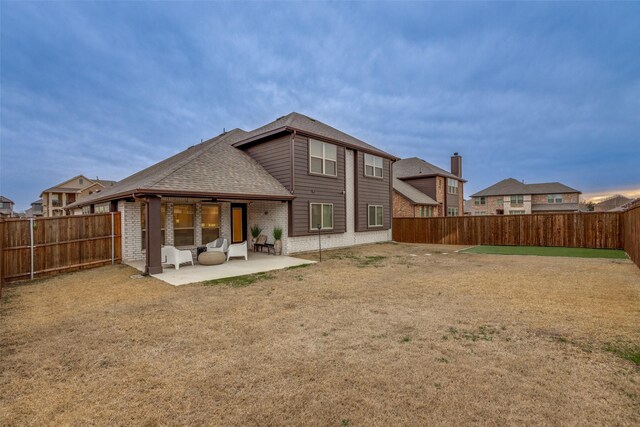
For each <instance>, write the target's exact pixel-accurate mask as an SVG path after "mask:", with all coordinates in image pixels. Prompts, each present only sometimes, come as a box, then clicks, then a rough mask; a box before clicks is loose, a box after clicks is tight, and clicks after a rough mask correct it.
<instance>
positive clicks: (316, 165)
mask: <svg viewBox="0 0 640 427" xmlns="http://www.w3.org/2000/svg"><path fill="white" fill-rule="evenodd" d="M309 172H310V173H315V174H319V175H330V176H337V175H338V147H337V146H335V145H333V144H329V143H327V142H322V141H316V140H315V139H310V140H309Z"/></svg>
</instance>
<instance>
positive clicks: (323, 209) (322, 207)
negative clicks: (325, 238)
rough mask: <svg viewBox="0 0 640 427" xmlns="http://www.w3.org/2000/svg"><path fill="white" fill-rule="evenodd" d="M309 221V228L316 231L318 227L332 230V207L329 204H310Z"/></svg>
mask: <svg viewBox="0 0 640 427" xmlns="http://www.w3.org/2000/svg"><path fill="white" fill-rule="evenodd" d="M309 209H310V210H311V215H310V217H311V221H310V223H309V228H310V229H311V230H317V229H318V225H320V228H322V229H323V230H331V229H332V228H333V205H332V204H330V203H311V204H310V207H309Z"/></svg>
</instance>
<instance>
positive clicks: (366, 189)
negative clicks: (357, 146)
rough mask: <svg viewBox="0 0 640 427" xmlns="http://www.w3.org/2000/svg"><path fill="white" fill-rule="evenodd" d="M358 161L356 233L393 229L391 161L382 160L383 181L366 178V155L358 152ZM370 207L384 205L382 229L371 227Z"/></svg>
mask: <svg viewBox="0 0 640 427" xmlns="http://www.w3.org/2000/svg"><path fill="white" fill-rule="evenodd" d="M356 154H357V155H356V156H355V161H356V168H355V170H356V200H355V203H356V231H374V230H388V229H390V228H391V215H392V214H393V212H391V209H392V208H391V197H392V193H391V187H390V179H391V161H390V160H389V159H385V158H383V159H382V179H381V178H374V177H370V176H365V174H364V153H363V152H362V151H358V152H357V153H356ZM369 205H382V207H383V209H382V210H383V214H384V219H383V222H382V224H383V225H382V227H369V218H368V215H369V213H368V212H369V209H368V206H369Z"/></svg>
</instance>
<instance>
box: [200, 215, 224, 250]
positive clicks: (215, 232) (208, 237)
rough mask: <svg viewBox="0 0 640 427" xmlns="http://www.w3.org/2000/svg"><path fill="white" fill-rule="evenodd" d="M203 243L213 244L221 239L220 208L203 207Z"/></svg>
mask: <svg viewBox="0 0 640 427" xmlns="http://www.w3.org/2000/svg"><path fill="white" fill-rule="evenodd" d="M200 225H201V227H202V243H203V244H207V243H209V242H213V241H214V240H216V239H217V238H218V237H220V206H218V205H202V221H201V224H200Z"/></svg>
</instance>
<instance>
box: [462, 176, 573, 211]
mask: <svg viewBox="0 0 640 427" xmlns="http://www.w3.org/2000/svg"><path fill="white" fill-rule="evenodd" d="M580 194H581V193H580V191H578V190H576V189H574V188H571V187H568V186H566V185H564V184H561V183H559V182H546V183H539V184H525V183H524V182H520V181H518V180H516V179H513V178H508V179H504V180H502V181H500V182H498V183H496V184H494V185H492V186H490V187H487V188H485V189H484V190H481V191H478V192H477V193H475V194H472V195H471V200H472V203H471V210H472V213H473V215H522V214H531V213H542V212H578V210H579V203H578V202H579V197H580Z"/></svg>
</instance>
